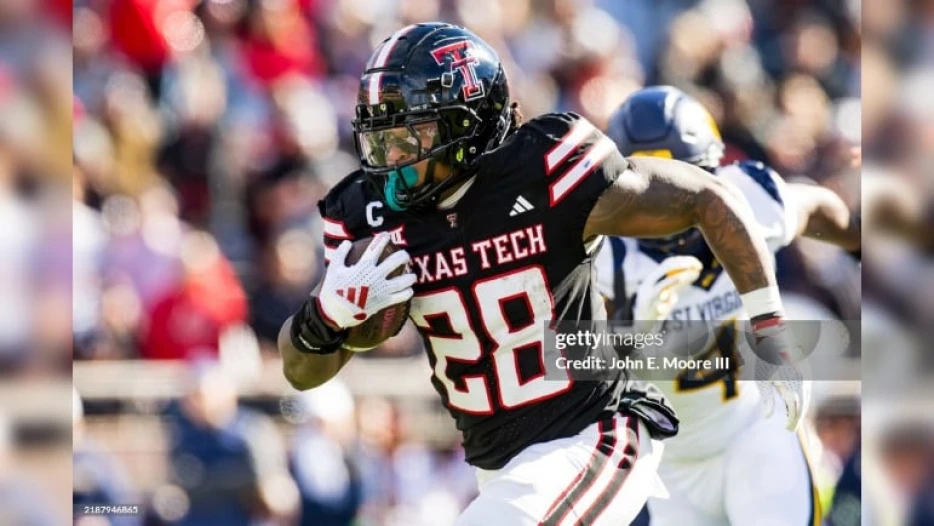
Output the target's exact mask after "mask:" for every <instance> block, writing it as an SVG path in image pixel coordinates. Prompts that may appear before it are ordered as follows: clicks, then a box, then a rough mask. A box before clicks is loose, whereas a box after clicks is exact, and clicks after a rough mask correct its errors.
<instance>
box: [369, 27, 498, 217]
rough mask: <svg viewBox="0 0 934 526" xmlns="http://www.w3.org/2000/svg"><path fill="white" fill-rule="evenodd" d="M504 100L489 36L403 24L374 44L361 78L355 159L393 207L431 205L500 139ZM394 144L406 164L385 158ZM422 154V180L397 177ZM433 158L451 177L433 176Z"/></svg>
mask: <svg viewBox="0 0 934 526" xmlns="http://www.w3.org/2000/svg"><path fill="white" fill-rule="evenodd" d="M509 106H510V103H509V86H508V83H507V81H506V75H505V73H504V71H503V67H502V64H501V63H500V60H499V57H498V55H497V54H496V52H495V51H494V50H493V48H491V47H490V46H489V45H488V44H487V43H486V42H484V41H483V40H481V39H480V38H479V37H477V36H476V35H474V34H473V33H471V32H470V31H468V30H466V29H464V28H462V27H457V26H454V25H451V24H444V23H425V24H414V25H411V26H407V27H405V28H403V29H400V30H399V31H396V32H395V33H394V34H393V35H392V36H391V37H389V38H388V39H386V40H385V41H383V42H382V44H380V45H379V46H378V47H377V48H376V50H375V51H374V52H373V55H372V56H371V57H370V60H369V61H368V62H367V65H366V71H364V73H363V76H362V77H361V78H360V91H359V95H358V100H357V107H356V118H355V119H354V121H353V128H354V136H355V137H354V138H355V144H356V147H357V153H358V154H359V156H360V162H361V164H362V166H363V169H364V171H365V172H366V173H367V174H368V175H369V176H370V177H371V179H372V180H373V181H374V182H375V183H376V185H377V187H378V188H380V189H381V191H382V192H383V193H384V196H385V198H386V202H387V203H388V204H389V205H390V206H391V207H392V208H396V209H410V208H415V207H420V206H424V205H428V204H433V203H435V202H437V200H438V198H439V197H440V195H441V193H442V192H443V191H444V190H445V189H447V188H451V187H452V186H453V185H455V184H456V183H458V182H459V181H462V180H464V179H465V178H467V177H469V176H470V175H472V173H473V168H474V167H475V166H476V163H477V160H478V159H479V158H480V157H481V156H482V155H483V154H484V153H486V152H489V151H490V150H492V149H494V148H496V147H497V146H499V145H500V144H501V143H502V142H503V140H504V139H505V137H506V135H507V133H508V131H509V129H510V123H511V117H510V115H511V113H510V107H509ZM392 148H397V149H401V150H403V151H406V152H408V155H406V156H405V158H404V161H403V162H398V161H394V160H393V159H391V158H390V150H391V149H392ZM426 159H428V160H429V170H430V171H429V177H427V179H426V180H425V181H424V182H423V183H422V184H418V185H417V186H413V185H412V183H413V181H412V180H411V178H409V177H402V176H401V175H400V173H404V168H405V167H407V166H411V165H414V164H415V163H418V162H420V161H423V160H426ZM435 162H439V163H443V164H446V165H448V166H450V167H451V168H453V169H454V173H453V175H452V176H450V177H448V178H447V179H445V180H443V181H435V180H434V179H433V177H431V173H432V172H433V164H434V163H435Z"/></svg>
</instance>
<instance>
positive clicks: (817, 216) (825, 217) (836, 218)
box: [790, 184, 862, 251]
mask: <svg viewBox="0 0 934 526" xmlns="http://www.w3.org/2000/svg"><path fill="white" fill-rule="evenodd" d="M790 186H791V190H792V192H793V195H794V196H795V205H796V206H797V207H798V232H797V234H798V235H803V236H806V237H810V238H813V239H818V240H820V241H826V242H827V243H833V244H834V245H837V246H840V247H842V248H844V249H846V250H849V251H854V250H859V248H860V246H861V245H862V240H861V230H862V229H861V227H860V222H859V216H857V215H856V214H853V213H851V212H850V209H849V207H847V206H846V203H844V202H843V199H841V198H840V196H838V195H837V194H836V193H834V192H833V191H832V190H830V189H829V188H824V187H822V186H815V185H802V184H794V185H790Z"/></svg>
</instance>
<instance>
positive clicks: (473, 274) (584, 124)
mask: <svg viewBox="0 0 934 526" xmlns="http://www.w3.org/2000/svg"><path fill="white" fill-rule="evenodd" d="M353 127H354V133H355V139H356V144H357V148H358V152H359V155H360V161H361V164H362V169H361V170H360V171H357V172H354V173H352V174H350V175H348V176H347V177H346V178H345V179H344V180H343V181H341V182H340V183H338V184H337V185H335V186H334V188H332V189H331V191H330V193H329V194H328V195H327V196H326V197H325V198H324V199H323V200H322V201H321V203H320V205H319V209H320V212H321V215H322V216H323V218H324V222H325V229H324V243H325V247H326V256H327V260H328V262H329V264H328V267H327V270H326V272H325V276H324V279H323V281H322V284H321V287H320V290H319V291H318V293H317V295H316V296H313V297H311V298H310V299H309V300H308V301H307V302H306V303H305V305H304V306H303V307H302V308H301V309H300V310H299V311H298V312H296V313H295V314H294V315H293V316H292V317H290V318H289V319H288V320H287V321H286V322H285V323H284V325H283V327H282V330H281V332H280V339H279V348H280V352H281V354H282V357H283V367H284V374H285V376H286V378H287V379H288V381H289V382H290V383H291V384H292V385H293V386H294V387H296V388H297V389H302V390H304V389H310V388H314V387H315V386H318V385H321V384H322V383H324V382H326V381H327V380H328V379H329V378H331V377H333V376H334V375H335V374H337V372H338V371H339V370H340V369H341V367H343V366H344V364H346V363H347V361H348V360H350V359H351V357H352V356H353V355H354V351H358V352H359V351H362V349H348V348H347V347H346V346H344V342H345V339H346V337H347V332H348V329H351V328H352V327H355V326H357V325H359V324H360V323H362V322H363V321H364V320H366V319H367V318H368V317H370V316H372V315H373V314H374V313H377V312H379V311H380V310H382V309H384V308H385V307H387V306H390V305H394V304H399V303H401V302H405V301H408V300H411V304H410V311H409V316H410V318H411V319H412V321H413V322H414V324H415V326H416V327H417V328H418V330H419V333H420V335H421V337H422V339H423V341H424V343H425V347H426V349H427V352H428V356H429V361H430V363H431V366H432V369H433V374H432V378H431V381H432V384H433V385H434V387H435V389H436V390H437V392H438V394H439V395H440V396H441V398H442V399H443V401H444V403H445V405H446V406H447V408H448V409H449V411H450V413H451V415H452V416H453V418H454V419H455V421H456V423H457V427H458V429H460V431H461V432H462V433H463V437H464V448H465V451H466V457H467V461H468V462H469V463H470V464H472V465H473V466H476V468H478V470H477V473H478V475H477V477H478V481H479V495H478V497H477V498H476V500H474V501H473V502H472V503H471V504H470V505H469V506H468V507H467V509H466V510H465V511H464V512H463V514H462V516H461V517H460V519H459V522H458V524H459V525H461V526H467V525H483V526H487V525H491V524H495V525H499V524H503V525H509V526H524V525H570V524H588V525H592V524H612V525H619V524H627V523H628V521H629V520H631V518H632V517H634V516H635V515H636V514H637V513H638V512H639V510H640V509H641V507H642V505H643V503H644V502H645V500H646V498H647V497H648V495H649V494H650V493H651V492H653V491H654V490H656V488H658V486H657V484H656V483H657V476H656V474H655V468H656V466H657V464H658V462H659V456H660V454H661V450H662V443H661V442H660V441H659V440H660V439H663V438H666V437H668V436H671V435H673V434H674V433H675V432H676V431H677V419H676V417H675V416H674V414H673V412H672V411H671V410H670V408H669V407H668V405H667V403H666V402H665V401H664V399H663V398H662V397H660V396H658V395H657V391H653V390H651V389H643V388H642V385H641V384H638V383H636V382H630V381H629V379H628V378H627V377H626V376H625V375H624V374H623V372H622V371H619V372H614V373H608V376H610V378H608V379H606V381H574V380H573V379H572V378H570V377H568V375H564V377H557V378H556V377H553V376H554V375H551V374H550V375H548V376H546V375H545V368H546V364H545V363H544V360H545V358H544V354H545V340H544V336H545V329H544V328H545V323H546V322H547V321H549V320H559V321H568V322H571V323H577V322H581V323H584V322H586V321H588V320H591V319H598V320H599V319H605V315H606V313H605V310H604V308H603V302H602V300H601V298H600V297H599V295H598V294H597V293H596V291H595V290H594V289H593V287H592V273H591V270H592V266H593V265H592V263H593V256H594V253H595V249H596V248H597V246H598V245H599V242H600V240H601V236H603V235H615V236H663V235H671V234H674V233H677V232H680V231H682V230H685V229H688V228H692V227H697V228H699V229H700V230H701V231H703V232H704V233H705V235H706V236H707V237H708V239H709V241H710V246H711V248H712V250H714V251H715V252H716V253H717V254H718V255H719V257H720V260H721V261H723V262H724V267H725V268H726V272H727V273H729V275H730V276H731V278H732V280H733V282H734V283H736V287H737V288H738V290H740V291H741V292H742V294H743V301H744V304H745V306H746V308H747V310H749V311H750V312H751V313H752V315H753V316H756V320H757V321H758V322H759V323H760V330H759V332H758V336H760V339H759V343H758V345H757V351H758V353H759V354H760V355H761V356H763V359H764V360H768V361H769V362H768V363H771V364H773V365H775V366H776V367H778V366H782V367H781V369H782V370H786V371H787V370H790V369H793V364H791V362H794V361H795V360H797V359H799V357H800V351H799V350H798V348H797V347H795V346H794V345H793V343H792V342H791V339H790V332H789V331H786V330H784V325H783V324H782V321H781V316H782V305H781V301H780V298H779V297H778V294H777V288H776V285H775V278H774V272H773V270H772V263H771V256H770V253H769V250H768V247H767V246H766V244H765V242H764V241H763V240H762V238H761V236H759V235H757V233H756V232H757V228H758V227H757V226H756V224H755V218H754V216H753V214H752V211H751V210H749V208H748V204H746V202H745V201H744V200H743V199H742V198H741V197H739V196H737V195H736V192H735V190H734V189H732V188H731V187H730V186H729V184H728V183H727V182H726V180H725V179H723V178H717V177H714V176H712V175H711V174H709V173H708V172H706V171H704V170H701V169H699V168H697V167H694V166H691V165H690V164H687V163H681V162H677V161H672V160H665V159H638V160H627V159H625V158H624V157H623V156H621V155H620V153H619V151H618V150H617V149H616V146H615V145H614V144H613V142H612V141H611V140H610V139H609V138H607V137H606V136H605V135H603V133H602V132H600V131H599V130H598V129H596V128H595V127H594V126H593V125H592V124H591V123H590V122H588V121H586V120H585V119H583V118H581V117H580V116H578V115H576V114H573V113H555V114H546V115H542V116H540V117H537V118H535V119H532V120H530V121H529V122H527V123H524V124H523V123H521V122H520V119H519V113H518V111H517V108H516V106H515V105H514V104H513V103H512V102H511V100H510V96H509V84H508V82H507V79H506V76H505V74H504V72H503V67H502V65H501V63H500V60H499V58H498V57H497V54H496V52H495V51H494V50H493V49H492V48H491V47H490V46H489V45H487V44H486V43H485V42H483V41H482V40H481V39H479V38H478V37H477V36H475V35H474V34H473V33H471V32H470V31H468V30H465V29H463V28H460V27H456V26H452V25H449V24H442V23H424V24H416V25H411V26H408V27H405V28H403V29H401V30H399V31H397V32H396V33H394V34H393V35H392V36H390V37H389V38H388V39H386V40H385V41H384V42H382V43H381V44H380V45H379V46H378V47H377V48H376V50H375V51H374V53H373V55H372V57H371V58H370V60H369V62H368V63H367V65H366V70H365V71H364V73H363V76H362V78H361V83H360V91H359V98H358V105H357V107H356V118H355V120H354V122H353ZM369 236H373V239H372V242H371V243H370V245H369V246H368V248H367V250H365V251H364V252H363V254H362V256H361V257H360V259H359V260H358V261H357V262H356V263H354V264H350V263H348V262H347V261H346V257H347V254H348V251H349V250H350V248H351V241H350V240H359V239H363V238H367V237H369ZM390 241H391V242H392V243H394V244H395V245H396V246H398V247H400V249H401V250H399V251H398V252H395V253H394V254H392V255H390V256H388V257H386V258H385V259H384V260H380V259H379V257H380V254H382V252H383V250H384V248H385V247H386V245H387V243H389V242H390ZM399 268H406V271H405V272H404V273H403V274H402V275H396V276H394V277H388V276H389V275H390V274H393V272H394V271H396V270H398V269H399ZM786 365H787V366H786ZM789 368H790V369H789ZM558 376H561V375H558ZM775 378H776V380H775V384H778V383H779V382H780V380H781V379H782V378H783V377H781V376H776V377H775ZM796 418H797V417H796Z"/></svg>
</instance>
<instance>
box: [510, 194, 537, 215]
mask: <svg viewBox="0 0 934 526" xmlns="http://www.w3.org/2000/svg"><path fill="white" fill-rule="evenodd" d="M533 208H535V207H534V206H532V203H530V202H528V201H527V200H526V199H525V198H524V197H522V196H521V195H520V196H519V197H517V198H516V202H515V203H513V204H512V211H511V212H509V217H515V216H517V215H519V214H521V213H522V212H528V211H529V210H531V209H533Z"/></svg>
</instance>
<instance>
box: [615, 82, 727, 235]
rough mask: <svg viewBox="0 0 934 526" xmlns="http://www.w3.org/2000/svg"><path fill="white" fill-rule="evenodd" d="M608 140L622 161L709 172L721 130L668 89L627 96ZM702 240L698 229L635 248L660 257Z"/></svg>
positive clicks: (719, 150) (717, 157)
mask: <svg viewBox="0 0 934 526" xmlns="http://www.w3.org/2000/svg"><path fill="white" fill-rule="evenodd" d="M606 134H607V136H609V137H610V138H611V139H612V140H613V142H615V143H616V146H617V148H619V151H620V153H622V154H623V155H625V156H627V157H664V158H667V159H677V160H679V161H684V162H687V163H691V164H693V165H696V166H699V167H701V168H703V169H705V170H707V171H710V172H713V171H714V170H716V169H717V167H719V166H720V161H721V160H722V159H723V152H724V145H723V139H722V138H721V136H720V130H719V129H718V128H717V124H716V122H715V121H714V119H713V117H712V116H711V115H710V112H708V111H707V109H706V108H704V106H703V105H701V103H700V102H698V101H697V100H696V99H694V98H693V97H691V96H690V95H688V94H687V93H684V92H683V91H681V90H679V89H677V88H674V87H671V86H652V87H649V88H645V89H641V90H639V91H637V92H635V93H633V94H632V95H630V97H629V98H628V99H626V101H624V102H623V104H622V105H620V107H619V108H617V109H616V111H615V112H613V114H612V115H611V116H610V120H609V124H608V125H607V133H606ZM702 239H703V238H702V236H701V235H700V232H699V231H698V230H697V229H690V230H688V231H686V232H682V233H680V234H676V235H674V236H668V237H664V238H658V239H642V240H640V243H642V244H643V245H646V246H650V247H653V248H656V249H659V250H662V251H665V252H670V251H674V250H678V249H681V251H684V250H685V249H689V248H690V247H691V246H692V245H695V244H696V243H697V242H699V241H701V240H702Z"/></svg>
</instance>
